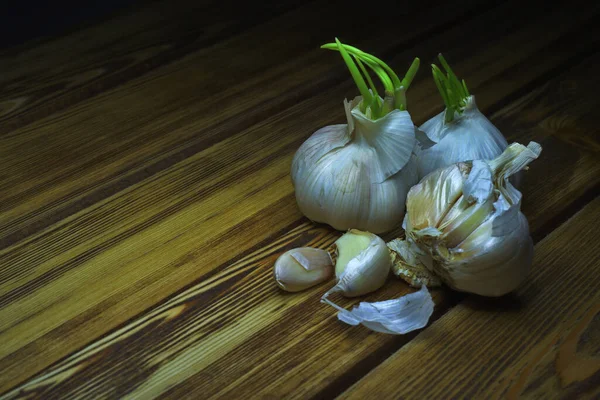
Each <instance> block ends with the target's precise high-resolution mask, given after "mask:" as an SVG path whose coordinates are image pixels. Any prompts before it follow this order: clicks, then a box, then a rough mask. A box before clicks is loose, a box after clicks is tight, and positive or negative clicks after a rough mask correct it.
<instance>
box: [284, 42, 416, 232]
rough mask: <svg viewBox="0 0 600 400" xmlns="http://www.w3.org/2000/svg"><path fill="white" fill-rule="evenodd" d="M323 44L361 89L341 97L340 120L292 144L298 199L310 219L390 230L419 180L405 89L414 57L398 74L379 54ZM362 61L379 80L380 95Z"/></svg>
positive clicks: (339, 226)
mask: <svg viewBox="0 0 600 400" xmlns="http://www.w3.org/2000/svg"><path fill="white" fill-rule="evenodd" d="M323 48H326V49H335V50H338V51H339V52H340V53H341V55H342V57H343V59H344V61H345V62H346V65H347V66H348V69H349V70H350V73H351V75H352V77H353V79H354V81H355V83H356V85H357V87H358V88H359V90H360V93H361V96H358V97H356V98H355V99H354V100H353V101H351V102H348V101H346V100H345V101H344V108H345V111H346V119H347V123H346V124H338V125H331V126H326V127H324V128H321V129H319V130H317V131H316V132H315V133H314V134H313V135H312V136H310V137H309V138H308V139H307V140H306V141H305V142H304V143H303V144H302V145H301V146H300V148H299V149H298V151H297V152H296V154H295V156H294V159H293V162H292V170H291V178H292V183H293V185H294V189H295V193H296V200H297V203H298V206H299V208H300V211H301V212H302V213H303V214H304V215H306V216H307V217H308V218H309V219H311V220H313V221H316V222H323V223H327V224H329V225H331V226H332V227H334V228H335V229H338V230H342V231H346V230H348V229H351V228H355V229H361V230H365V231H369V232H373V233H381V232H385V231H388V230H391V229H392V228H394V227H395V226H398V225H399V224H400V223H401V221H402V217H403V216H404V209H405V201H406V195H407V193H408V190H409V189H410V187H411V186H413V185H414V184H415V183H417V180H418V171H417V157H416V151H417V150H416V148H417V140H416V138H415V129H416V128H415V126H414V124H413V122H412V119H411V117H410V114H409V113H408V111H406V104H405V102H406V98H405V91H406V89H408V87H409V86H410V84H411V82H412V79H413V78H414V75H415V73H416V71H417V69H418V66H419V61H418V59H415V61H414V62H413V64H412V65H411V67H410V69H409V70H408V72H407V74H406V76H405V77H404V79H402V80H400V78H398V76H397V75H396V74H395V73H394V72H393V71H392V69H391V68H390V67H389V66H387V65H386V64H385V63H384V62H383V61H381V60H379V59H378V58H376V57H374V56H372V55H370V54H367V53H364V52H362V51H360V50H358V49H356V48H354V47H352V46H347V45H342V44H341V43H340V42H339V40H337V39H336V44H327V45H324V46H323ZM367 67H368V68H369V69H371V70H372V71H373V72H374V73H375V74H376V75H377V76H378V77H379V79H380V81H381V82H382V84H383V86H384V89H385V95H384V97H383V98H382V97H380V96H379V94H378V92H377V88H376V86H375V84H374V83H373V81H372V79H371V78H370V76H369V73H368V71H367ZM361 72H362V74H363V75H364V78H363V75H361ZM365 79H366V80H367V81H368V85H367V83H366V82H365Z"/></svg>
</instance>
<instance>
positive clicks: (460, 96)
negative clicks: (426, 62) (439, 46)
mask: <svg viewBox="0 0 600 400" xmlns="http://www.w3.org/2000/svg"><path fill="white" fill-rule="evenodd" d="M438 58H439V60H440V63H441V64H442V67H443V68H444V70H445V71H446V73H445V74H444V73H443V72H442V70H441V69H440V68H439V67H438V66H437V65H435V64H432V65H431V73H432V75H433V80H434V81H435V84H436V86H437V88H438V90H439V92H440V95H441V96H442V99H443V100H444V104H445V105H446V113H445V116H444V117H445V118H444V120H445V122H446V123H450V122H452V121H453V120H454V118H455V114H458V115H462V113H463V112H464V110H465V107H466V105H467V98H468V97H469V90H468V89H467V84H466V82H465V81H464V79H463V80H462V81H460V80H459V79H458V77H457V76H456V74H455V73H454V71H452V68H450V65H449V64H448V62H447V61H446V59H445V58H444V56H442V55H441V54H439V55H438Z"/></svg>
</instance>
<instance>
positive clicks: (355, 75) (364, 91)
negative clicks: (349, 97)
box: [335, 38, 373, 112]
mask: <svg viewBox="0 0 600 400" xmlns="http://www.w3.org/2000/svg"><path fill="white" fill-rule="evenodd" d="M335 42H336V43H337V45H338V49H339V51H340V54H341V55H342V58H343V59H344V62H345V63H346V66H347V67H348V70H349V71H350V75H352V79H354V83H356V87H358V90H359V92H360V94H361V95H362V97H363V107H364V109H363V110H362V111H363V112H365V110H366V108H367V106H368V105H371V103H373V96H371V92H370V91H369V88H368V87H367V85H366V83H365V80H364V79H363V77H362V76H361V75H360V71H359V70H358V68H356V64H355V63H354V61H353V60H352V57H350V55H349V54H348V53H347V52H346V50H345V49H344V47H343V46H342V43H340V41H339V40H338V38H335Z"/></svg>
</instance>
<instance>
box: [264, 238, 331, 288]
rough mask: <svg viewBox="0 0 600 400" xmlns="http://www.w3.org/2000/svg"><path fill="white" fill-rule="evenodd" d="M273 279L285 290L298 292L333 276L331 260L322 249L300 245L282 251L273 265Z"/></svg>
mask: <svg viewBox="0 0 600 400" xmlns="http://www.w3.org/2000/svg"><path fill="white" fill-rule="evenodd" d="M273 273H274V275H275V280H276V281H277V284H278V285H279V287H280V288H282V289H283V290H285V291H287V292H299V291H301V290H305V289H308V288H310V287H312V286H315V285H318V284H319V283H321V282H324V281H326V280H328V279H330V278H331V277H332V276H333V261H332V260H331V256H330V255H329V253H328V252H327V251H325V250H322V249H314V248H311V247H301V248H298V249H292V250H289V251H286V252H285V253H283V254H282V255H281V256H280V257H279V258H278V259H277V261H276V262H275V265H274V267H273Z"/></svg>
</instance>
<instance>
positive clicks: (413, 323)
mask: <svg viewBox="0 0 600 400" xmlns="http://www.w3.org/2000/svg"><path fill="white" fill-rule="evenodd" d="M324 302H326V303H328V304H329V305H331V306H333V307H334V308H336V309H338V310H339V313H338V319H339V320H340V321H343V322H345V323H347V324H349V325H358V324H362V325H363V326H365V327H367V328H369V329H371V330H373V331H375V332H381V333H388V334H392V335H402V334H406V333H409V332H412V331H414V330H417V329H421V328H423V327H425V325H427V322H429V318H431V314H433V308H434V303H433V300H432V298H431V295H430V294H429V291H428V290H427V286H425V285H423V286H422V287H421V290H419V291H418V292H415V293H410V294H407V295H406V296H402V297H400V298H398V299H392V300H385V301H378V302H374V303H367V302H361V303H360V304H359V305H358V307H354V308H353V309H352V311H348V310H344V309H343V308H341V307H339V306H337V305H336V304H334V303H331V302H329V301H328V300H325V301H324Z"/></svg>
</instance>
